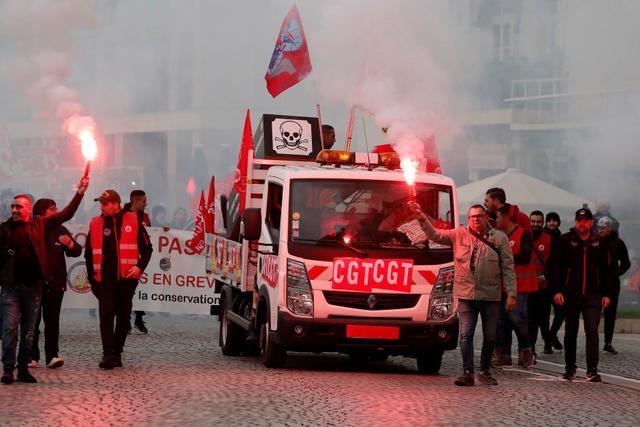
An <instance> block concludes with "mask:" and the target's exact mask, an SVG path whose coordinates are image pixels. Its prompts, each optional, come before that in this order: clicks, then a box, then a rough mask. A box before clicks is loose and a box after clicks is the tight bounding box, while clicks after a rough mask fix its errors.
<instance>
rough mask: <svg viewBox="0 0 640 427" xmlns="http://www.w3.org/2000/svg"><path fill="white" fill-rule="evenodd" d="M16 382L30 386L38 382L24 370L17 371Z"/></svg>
mask: <svg viewBox="0 0 640 427" xmlns="http://www.w3.org/2000/svg"><path fill="white" fill-rule="evenodd" d="M17 381H18V382H19V383H31V384H35V383H37V382H38V380H37V379H36V377H34V376H33V375H31V373H30V372H29V370H24V371H21V370H19V369H18V378H17Z"/></svg>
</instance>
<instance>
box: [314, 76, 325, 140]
mask: <svg viewBox="0 0 640 427" xmlns="http://www.w3.org/2000/svg"><path fill="white" fill-rule="evenodd" d="M315 84H316V83H315V82H313V85H314V86H315ZM316 114H317V115H318V126H320V145H322V149H323V150H324V132H323V131H322V114H320V104H316Z"/></svg>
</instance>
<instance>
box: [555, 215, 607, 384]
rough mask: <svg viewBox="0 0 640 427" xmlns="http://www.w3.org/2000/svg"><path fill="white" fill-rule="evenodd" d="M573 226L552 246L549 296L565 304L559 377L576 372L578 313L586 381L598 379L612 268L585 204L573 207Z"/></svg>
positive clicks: (569, 376) (568, 378) (572, 376)
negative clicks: (584, 342)
mask: <svg viewBox="0 0 640 427" xmlns="http://www.w3.org/2000/svg"><path fill="white" fill-rule="evenodd" d="M575 218H576V226H575V228H572V229H571V230H570V231H569V232H568V233H566V234H563V235H562V237H560V240H559V241H558V245H557V247H556V248H554V249H553V253H552V257H553V264H552V266H553V273H552V283H551V285H552V289H553V293H554V297H553V300H554V302H555V303H556V304H558V305H562V306H564V307H565V315H566V318H565V335H564V351H565V353H564V355H565V373H564V375H563V378H564V379H566V380H569V381H571V380H573V379H574V378H575V375H576V345H577V340H578V327H579V324H580V314H582V318H583V320H584V331H585V335H586V338H587V346H586V353H587V381H589V382H601V381H602V379H601V378H600V375H599V374H598V359H599V348H598V347H599V343H598V340H599V337H598V326H599V325H600V314H601V313H602V309H603V308H607V307H608V306H609V305H610V304H611V298H610V295H611V294H612V288H613V286H614V284H613V274H612V273H614V271H613V269H612V268H610V266H609V252H608V248H607V246H606V244H605V243H604V242H603V241H602V240H601V239H600V237H599V236H598V235H597V234H595V233H593V231H592V228H593V214H592V213H591V211H590V210H589V209H587V208H582V209H578V210H577V211H576V215H575Z"/></svg>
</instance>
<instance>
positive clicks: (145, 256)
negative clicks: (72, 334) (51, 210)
mask: <svg viewBox="0 0 640 427" xmlns="http://www.w3.org/2000/svg"><path fill="white" fill-rule="evenodd" d="M95 201H96V202H100V210H101V211H102V215H100V216H97V217H94V218H93V219H92V220H91V223H90V224H89V234H88V235H87V239H86V246H85V252H84V256H85V260H86V263H87V277H88V278H89V283H91V292H93V294H94V295H95V296H96V298H98V309H99V313H100V337H101V338H102V350H103V357H102V360H101V361H100V363H99V364H98V366H99V367H100V368H101V369H113V368H114V367H121V366H122V359H121V353H122V350H123V348H124V343H125V340H126V338H127V330H128V326H129V318H130V317H131V305H132V299H133V295H134V293H135V290H136V286H137V285H138V279H140V276H141V275H142V272H143V271H144V269H145V268H146V267H147V264H148V263H149V260H150V259H151V252H152V251H153V248H152V247H151V242H150V240H149V235H148V234H147V231H146V230H145V228H144V225H143V223H142V218H141V217H140V216H138V214H137V213H135V212H125V211H123V210H122V208H121V207H120V201H121V200H120V195H119V194H118V193H117V192H116V191H114V190H106V191H105V192H103V193H102V194H101V195H100V197H98V198H96V199H95ZM114 319H115V329H114Z"/></svg>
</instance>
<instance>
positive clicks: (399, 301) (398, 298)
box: [323, 291, 420, 310]
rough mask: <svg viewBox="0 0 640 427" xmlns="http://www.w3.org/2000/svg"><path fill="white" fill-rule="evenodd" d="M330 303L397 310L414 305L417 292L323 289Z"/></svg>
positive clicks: (371, 308) (417, 297) (418, 296)
mask: <svg viewBox="0 0 640 427" xmlns="http://www.w3.org/2000/svg"><path fill="white" fill-rule="evenodd" d="M323 294H324V298H325V299H326V300H327V302H328V303H329V304H331V305H337V306H340V307H349V308H358V309H361V310H397V309H400V308H411V307H415V306H416V304H417V303H418V300H419V299H420V295H419V294H369V293H359V292H333V291H323Z"/></svg>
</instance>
